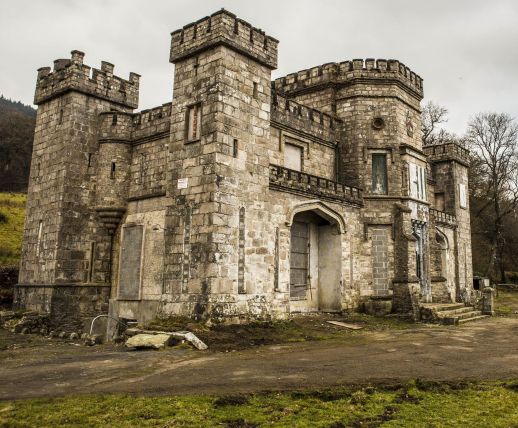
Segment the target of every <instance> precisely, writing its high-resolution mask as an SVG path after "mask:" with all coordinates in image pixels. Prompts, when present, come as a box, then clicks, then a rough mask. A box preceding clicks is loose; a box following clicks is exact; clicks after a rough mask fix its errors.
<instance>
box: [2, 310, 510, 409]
mask: <svg viewBox="0 0 518 428" xmlns="http://www.w3.org/2000/svg"><path fill="white" fill-rule="evenodd" d="M516 337H518V316H516V314H514V315H508V316H505V317H494V318H491V319H485V320H482V321H478V322H473V323H469V324H466V325H463V326H461V327H445V326H430V325H415V326H412V327H408V328H399V329H398V328H387V329H384V328H381V329H376V328H374V329H365V330H360V331H359V332H355V334H343V335H335V336H334V337H333V338H329V339H327V340H314V341H305V342H295V343H287V344H278V345H263V346H256V347H252V348H249V349H243V350H237V351H232V352H215V351H214V350H212V351H210V350H209V351H203V352H202V351H195V350H191V349H187V348H185V347H183V348H169V349H166V350H163V351H130V350H126V349H125V348H124V347H122V346H115V345H102V346H96V347H85V346H83V345H80V344H77V343H69V342H66V341H61V340H56V339H52V340H50V339H46V338H42V337H38V336H34V335H27V336H21V335H13V334H11V333H9V332H7V331H5V330H0V344H1V345H0V365H1V369H0V399H20V398H29V397H50V396H60V395H68V394H85V393H86V394H88V393H108V392H118V393H138V394H218V395H224V394H235V393H244V392H259V391H269V390H297V389H302V388H322V387H331V386H337V385H347V384H367V383H371V384H379V383H399V382H406V381H408V380H410V379H416V378H420V379H427V380H437V381H443V380H444V381H459V380H493V379H495V380H496V379H499V380H505V379H517V378H518V341H517V340H516Z"/></svg>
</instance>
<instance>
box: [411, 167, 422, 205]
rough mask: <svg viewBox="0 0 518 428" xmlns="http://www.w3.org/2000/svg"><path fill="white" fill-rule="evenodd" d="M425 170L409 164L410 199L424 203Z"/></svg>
mask: <svg viewBox="0 0 518 428" xmlns="http://www.w3.org/2000/svg"><path fill="white" fill-rule="evenodd" d="M425 177H426V174H425V170H424V168H423V167H422V166H419V165H416V164H415V163H412V162H409V164H408V180H409V187H410V197H412V198H415V199H419V200H422V201H426V186H425Z"/></svg>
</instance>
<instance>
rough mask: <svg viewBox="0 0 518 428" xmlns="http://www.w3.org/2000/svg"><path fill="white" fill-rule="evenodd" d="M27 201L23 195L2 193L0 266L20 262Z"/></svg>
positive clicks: (0, 208)
mask: <svg viewBox="0 0 518 428" xmlns="http://www.w3.org/2000/svg"><path fill="white" fill-rule="evenodd" d="M26 200H27V196H26V195H25V194H22V193H1V192H0V265H4V266H5V265H18V263H19V261H20V254H21V249H22V236H23V224H24V219H25V202H26Z"/></svg>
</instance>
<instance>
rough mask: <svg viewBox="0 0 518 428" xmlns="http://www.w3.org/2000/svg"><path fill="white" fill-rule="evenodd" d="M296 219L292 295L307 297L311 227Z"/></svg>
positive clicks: (292, 258)
mask: <svg viewBox="0 0 518 428" xmlns="http://www.w3.org/2000/svg"><path fill="white" fill-rule="evenodd" d="M308 226H309V225H308V223H302V222H298V221H294V222H293V224H292V226H291V255H290V297H291V298H294V299H305V298H306V290H307V288H308V274H309V272H308V266H309V227H308Z"/></svg>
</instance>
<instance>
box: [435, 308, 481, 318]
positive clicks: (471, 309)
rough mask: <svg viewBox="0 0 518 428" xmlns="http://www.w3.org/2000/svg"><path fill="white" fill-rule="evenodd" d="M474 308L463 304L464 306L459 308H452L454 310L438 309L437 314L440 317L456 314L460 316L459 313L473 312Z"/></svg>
mask: <svg viewBox="0 0 518 428" xmlns="http://www.w3.org/2000/svg"><path fill="white" fill-rule="evenodd" d="M474 310H475V309H474V308H473V307H472V306H463V307H462V308H459V309H452V310H447V311H438V312H437V316H438V317H439V318H445V317H455V316H458V315H462V314H466V313H471V312H473V311H474Z"/></svg>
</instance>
